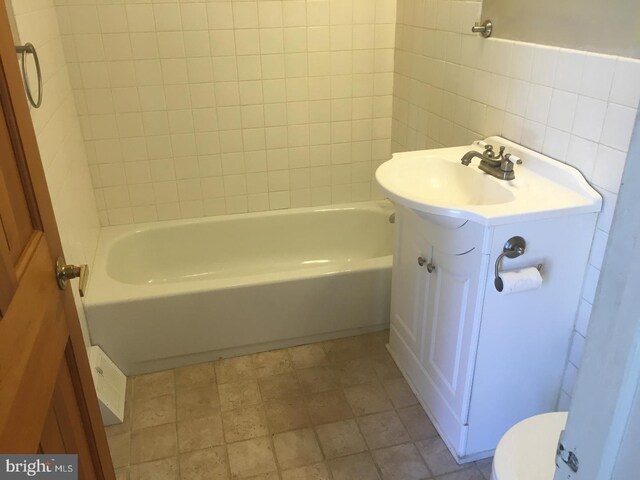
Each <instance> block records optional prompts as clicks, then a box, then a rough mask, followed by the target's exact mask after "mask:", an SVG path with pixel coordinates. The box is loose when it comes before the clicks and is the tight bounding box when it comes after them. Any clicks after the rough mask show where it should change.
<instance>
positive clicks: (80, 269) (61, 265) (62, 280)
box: [56, 257, 89, 297]
mask: <svg viewBox="0 0 640 480" xmlns="http://www.w3.org/2000/svg"><path fill="white" fill-rule="evenodd" d="M72 278H80V284H79V285H78V291H79V292H80V296H81V297H84V293H85V291H86V290H87V280H89V267H88V266H87V265H67V263H66V262H65V260H64V258H63V257H58V260H56V279H57V280H58V288H60V290H64V289H65V288H67V282H68V281H69V280H71V279H72Z"/></svg>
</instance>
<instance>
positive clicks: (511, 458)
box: [491, 412, 567, 480]
mask: <svg viewBox="0 0 640 480" xmlns="http://www.w3.org/2000/svg"><path fill="white" fill-rule="evenodd" d="M566 423H567V412H553V413H544V414H542V415H536V416H534V417H529V418H526V419H524V420H522V421H521V422H520V423H517V424H515V425H514V426H513V427H511V428H510V429H509V430H508V431H507V433H505V434H504V435H503V437H502V438H501V439H500V443H498V447H497V448H496V453H495V455H494V457H493V469H492V471H491V480H552V479H553V474H554V471H555V466H556V449H557V447H558V439H559V438H560V433H561V432H562V430H563V429H564V426H565V424H566Z"/></svg>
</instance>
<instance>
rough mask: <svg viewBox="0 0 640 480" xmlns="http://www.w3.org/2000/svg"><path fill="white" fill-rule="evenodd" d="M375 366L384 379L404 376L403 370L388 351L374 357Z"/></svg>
mask: <svg viewBox="0 0 640 480" xmlns="http://www.w3.org/2000/svg"><path fill="white" fill-rule="evenodd" d="M373 368H374V369H375V371H376V373H377V374H378V376H379V377H380V378H381V379H382V380H388V379H390V378H401V377H402V372H401V371H400V369H399V368H398V366H397V365H396V362H394V361H393V358H391V355H390V354H389V352H387V351H384V352H380V355H376V356H374V357H373Z"/></svg>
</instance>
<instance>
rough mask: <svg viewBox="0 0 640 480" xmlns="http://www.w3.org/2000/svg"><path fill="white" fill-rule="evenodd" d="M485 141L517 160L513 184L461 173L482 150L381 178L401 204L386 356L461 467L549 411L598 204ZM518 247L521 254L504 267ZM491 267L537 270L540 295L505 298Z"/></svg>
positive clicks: (573, 177)
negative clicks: (518, 242)
mask: <svg viewBox="0 0 640 480" xmlns="http://www.w3.org/2000/svg"><path fill="white" fill-rule="evenodd" d="M486 142H487V143H489V144H493V145H494V146H495V147H496V150H497V148H498V147H500V146H504V147H505V148H506V152H509V153H512V154H514V155H516V156H518V157H520V158H521V159H522V160H523V164H522V165H518V166H516V168H515V176H516V178H515V179H514V180H511V181H505V180H500V179H497V178H494V177H492V176H489V175H487V174H485V173H483V172H481V171H480V170H479V169H478V167H477V165H478V160H477V159H475V160H474V161H473V162H472V163H471V165H469V166H464V165H462V164H461V163H460V160H461V158H462V156H463V155H464V154H465V153H467V152H468V151H469V150H472V149H473V150H477V151H478V152H482V148H481V147H480V146H479V145H478V144H475V145H471V146H464V147H454V148H443V149H438V150H427V151H421V152H406V153H398V154H395V155H394V156H393V159H392V160H390V161H388V162H385V163H384V164H383V165H381V166H380V167H379V168H378V170H377V172H376V178H377V180H378V182H379V184H380V186H381V187H382V189H383V190H384V191H385V192H386V193H387V195H388V197H389V198H390V199H391V200H393V201H395V203H396V223H395V230H396V237H395V238H396V245H395V253H394V264H393V278H392V300H391V333H390V340H389V351H390V352H391V354H392V355H393V357H394V359H395V360H396V362H397V363H398V365H399V367H400V369H401V370H402V372H403V373H404V375H405V377H406V378H407V380H408V381H409V383H410V384H411V386H412V388H413V389H414V391H415V393H416V395H417V397H418V398H419V400H420V402H421V403H422V405H423V407H424V408H425V410H426V412H427V413H428V415H429V416H430V418H431V420H432V421H433V423H434V425H435V426H436V428H437V429H438V431H439V432H440V435H441V436H442V438H443V439H444V441H445V443H446V444H447V446H448V447H449V449H450V450H451V452H452V453H453V455H454V456H455V458H456V459H457V460H458V461H459V462H466V461H472V460H477V459H479V458H484V457H487V456H490V455H492V453H493V449H495V447H496V445H497V443H498V441H499V439H500V438H501V436H502V435H503V434H504V433H505V432H506V431H507V430H508V429H509V428H510V427H511V426H512V425H514V424H515V423H517V422H518V421H520V420H522V419H524V418H527V417H530V416H533V415H536V414H539V413H543V412H548V411H552V410H554V409H555V407H556V403H557V399H558V395H559V392H560V388H561V384H562V376H563V373H564V365H565V361H566V358H567V355H568V350H569V345H570V338H571V334H572V331H573V324H574V319H575V315H576V311H577V307H578V302H579V298H580V292H581V289H582V282H583V277H584V273H585V268H586V265H587V261H588V257H589V250H590V247H591V242H592V238H593V233H594V231H595V224H596V217H597V212H598V211H599V210H600V208H601V203H602V201H601V198H600V196H599V195H598V194H597V192H596V191H595V190H593V188H591V187H590V186H589V184H588V183H587V182H586V181H585V179H584V178H583V177H582V175H580V173H579V172H578V171H577V170H575V169H574V168H571V167H569V166H567V165H565V164H563V163H561V162H558V161H556V160H553V159H551V158H548V157H545V156H544V155H541V154H539V153H537V152H533V151H531V150H528V149H526V148H523V147H521V146H519V145H516V144H514V143H512V142H509V141H507V140H505V139H502V138H499V137H491V138H488V139H487V140H486ZM515 236H518V237H522V239H524V240H525V241H526V248H525V249H524V252H523V253H522V254H521V255H519V256H517V258H511V257H508V258H505V259H503V260H501V263H500V262H498V258H499V257H500V255H501V254H502V253H503V252H504V248H505V246H506V245H511V243H510V242H509V241H510V240H512V239H513V237H515ZM500 258H501V257H500ZM496 265H497V266H498V267H500V268H501V269H502V270H511V269H517V268H522V267H530V266H537V265H541V266H542V271H541V274H542V286H541V287H540V288H539V289H536V290H531V291H522V292H519V293H516V294H512V295H505V294H504V293H503V292H499V291H498V290H497V288H496V287H494V275H495V271H496Z"/></svg>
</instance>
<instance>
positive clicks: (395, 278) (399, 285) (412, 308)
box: [391, 212, 433, 359]
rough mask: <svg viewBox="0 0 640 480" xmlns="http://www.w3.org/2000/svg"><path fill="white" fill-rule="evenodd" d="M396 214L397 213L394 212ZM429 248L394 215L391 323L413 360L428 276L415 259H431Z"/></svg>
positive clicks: (411, 226) (405, 219) (409, 225)
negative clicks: (394, 235) (394, 242)
mask: <svg viewBox="0 0 640 480" xmlns="http://www.w3.org/2000/svg"><path fill="white" fill-rule="evenodd" d="M398 213H400V212H398ZM432 250H433V247H432V245H431V244H430V242H429V241H428V239H427V238H426V237H425V236H424V235H423V234H421V232H419V231H418V229H417V228H416V223H415V222H413V221H411V219H410V218H409V217H407V216H405V215H399V214H397V215H396V249H395V253H394V257H393V273H392V290H391V291H392V294H391V322H392V324H393V326H394V329H395V331H396V332H397V333H398V335H399V336H400V337H401V338H402V340H403V341H404V343H405V344H406V345H407V346H408V347H409V349H410V350H411V352H412V353H413V354H414V355H415V357H416V359H417V358H419V356H420V348H421V342H422V330H423V325H424V302H425V299H426V292H427V290H428V289H429V281H430V276H429V274H428V273H427V269H426V268H425V266H424V265H423V266H420V265H419V263H418V258H424V259H429V258H431V254H432V253H431V252H432Z"/></svg>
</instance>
